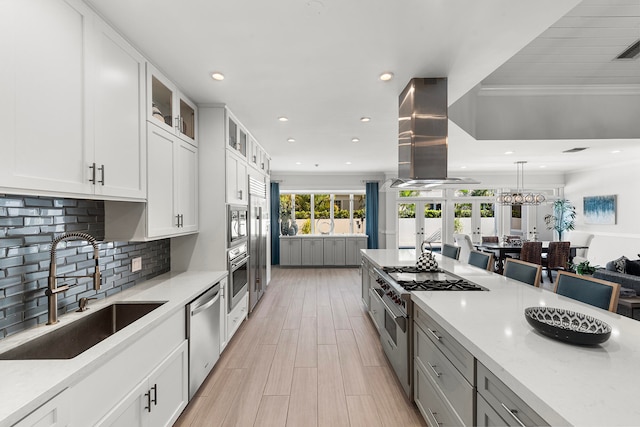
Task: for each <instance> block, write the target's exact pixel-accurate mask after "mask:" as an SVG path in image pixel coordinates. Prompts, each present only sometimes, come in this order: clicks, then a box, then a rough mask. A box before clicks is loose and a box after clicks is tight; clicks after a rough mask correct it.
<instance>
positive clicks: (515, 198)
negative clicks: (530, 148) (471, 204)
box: [496, 161, 545, 206]
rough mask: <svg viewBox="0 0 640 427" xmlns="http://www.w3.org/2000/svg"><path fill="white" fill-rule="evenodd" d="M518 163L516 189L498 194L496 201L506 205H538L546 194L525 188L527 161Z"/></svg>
mask: <svg viewBox="0 0 640 427" xmlns="http://www.w3.org/2000/svg"><path fill="white" fill-rule="evenodd" d="M515 163H516V177H517V183H516V191H515V192H514V191H510V192H506V193H505V192H503V193H500V194H499V195H498V198H497V199H496V203H498V204H499V205H505V206H514V205H515V206H527V205H529V206H536V205H539V204H540V203H542V202H544V200H545V199H544V195H543V194H540V193H532V192H526V191H525V189H524V164H525V163H527V162H525V161H519V162H515Z"/></svg>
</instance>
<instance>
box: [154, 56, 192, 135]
mask: <svg viewBox="0 0 640 427" xmlns="http://www.w3.org/2000/svg"><path fill="white" fill-rule="evenodd" d="M197 112H198V110H197V108H196V106H195V104H194V103H193V102H191V101H190V100H189V99H188V98H187V97H186V96H184V95H183V94H182V93H180V91H179V90H178V88H177V87H176V86H175V85H174V84H173V83H172V82H171V81H170V80H169V79H167V78H166V77H164V76H163V75H162V73H160V71H158V70H157V69H155V67H153V66H152V65H151V64H147V120H149V121H150V122H151V123H154V124H155V125H158V126H160V127H161V128H163V129H165V130H166V131H168V132H171V133H174V134H175V135H177V136H179V137H180V138H181V139H182V140H184V141H186V142H188V143H190V144H193V145H195V146H197V145H198V140H197V135H198V133H197V132H198V128H197V125H198V124H197V115H198V114H197Z"/></svg>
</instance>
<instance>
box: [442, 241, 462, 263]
mask: <svg viewBox="0 0 640 427" xmlns="http://www.w3.org/2000/svg"><path fill="white" fill-rule="evenodd" d="M442 255H443V256H446V257H449V258H453V259H459V258H460V246H454V245H450V244H448V243H443V244H442Z"/></svg>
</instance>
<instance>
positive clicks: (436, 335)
mask: <svg viewBox="0 0 640 427" xmlns="http://www.w3.org/2000/svg"><path fill="white" fill-rule="evenodd" d="M427 331H429V332H430V333H431V335H433V337H434V338H435V339H437V340H438V341H440V338H442V337H440V336H438V334H437V333H435V332H434V331H432V330H431V329H429V328H427Z"/></svg>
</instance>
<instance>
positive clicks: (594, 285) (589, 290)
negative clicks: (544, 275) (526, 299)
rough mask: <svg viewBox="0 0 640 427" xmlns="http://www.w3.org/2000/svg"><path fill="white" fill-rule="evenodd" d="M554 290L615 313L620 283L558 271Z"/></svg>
mask: <svg viewBox="0 0 640 427" xmlns="http://www.w3.org/2000/svg"><path fill="white" fill-rule="evenodd" d="M554 292H555V293H557V294H559V295H564V296H566V297H569V298H573V299H575V300H578V301H581V302H584V303H586V304H591V305H593V306H595V307H598V308H603V309H605V310H609V311H612V312H614V313H615V312H616V310H617V308H618V296H619V295H620V284H619V283H614V282H607V281H606V280H600V279H594V278H593V277H587V276H579V275H577V274H574V273H568V272H566V271H558V277H557V278H556V285H555V288H554Z"/></svg>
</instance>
